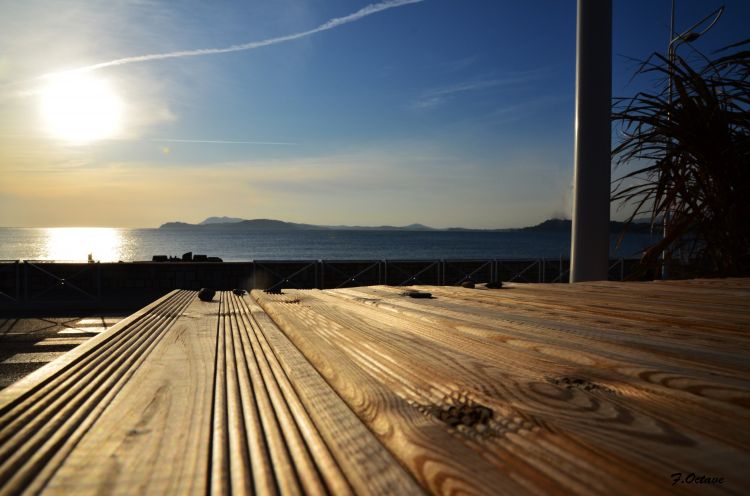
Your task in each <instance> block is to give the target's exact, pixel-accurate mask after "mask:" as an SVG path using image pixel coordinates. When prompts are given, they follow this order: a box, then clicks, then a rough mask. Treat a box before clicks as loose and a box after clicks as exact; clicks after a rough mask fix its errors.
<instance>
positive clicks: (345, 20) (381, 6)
mask: <svg viewBox="0 0 750 496" xmlns="http://www.w3.org/2000/svg"><path fill="white" fill-rule="evenodd" d="M424 1H425V0H386V1H384V2H379V3H374V4H371V5H368V6H366V7H363V8H361V9H359V10H358V11H356V12H354V13H353V14H349V15H347V16H344V17H335V18H333V19H330V20H329V21H326V22H325V23H323V24H321V25H320V26H318V27H317V28H314V29H310V30H308V31H302V32H299V33H294V34H288V35H285V36H278V37H276V38H268V39H265V40H260V41H251V42H249V43H242V44H239V45H231V46H228V47H223V48H199V49H196V50H181V51H176V52H167V53H152V54H147V55H136V56H132V57H123V58H120V59H114V60H110V61H108V62H100V63H98V64H92V65H87V66H83V67H78V68H76V69H69V70H66V71H60V72H55V73H48V74H44V75H42V76H41V78H49V77H51V76H55V75H59V74H61V73H62V74H65V73H76V72H90V71H96V70H99V69H104V68H106V67H115V66H119V65H125V64H135V63H138V62H149V61H152V60H165V59H177V58H182V57H199V56H202V55H214V54H218V53H229V52H241V51H244V50H254V49H256V48H260V47H264V46H269V45H276V44H278V43H285V42H287V41H293V40H298V39H300V38H305V37H307V36H311V35H314V34H316V33H321V32H323V31H328V30H329V29H333V28H336V27H338V26H343V25H344V24H349V23H350V22H355V21H358V20H360V19H362V18H364V17H367V16H370V15H372V14H376V13H378V12H382V11H384V10H388V9H393V8H396V7H402V6H404V5H409V4H413V3H421V2H424Z"/></svg>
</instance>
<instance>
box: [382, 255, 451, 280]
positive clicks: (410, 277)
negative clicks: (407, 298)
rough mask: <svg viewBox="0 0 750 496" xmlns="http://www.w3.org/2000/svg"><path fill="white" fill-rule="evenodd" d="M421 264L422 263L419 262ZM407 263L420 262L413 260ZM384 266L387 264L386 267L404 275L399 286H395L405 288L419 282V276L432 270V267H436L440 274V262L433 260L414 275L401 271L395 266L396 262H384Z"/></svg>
mask: <svg viewBox="0 0 750 496" xmlns="http://www.w3.org/2000/svg"><path fill="white" fill-rule="evenodd" d="M421 262H422V263H424V261H421ZM408 263H410V264H414V263H420V260H414V261H412V260H409V261H408ZM386 264H387V265H386V267H392V268H395V269H396V270H398V271H399V272H401V274H405V275H406V276H407V278H406V279H404V280H403V281H402V282H401V283H400V284H396V286H407V285H411V284H416V283H417V281H418V280H419V276H421V275H422V274H424V273H425V272H427V271H428V270H430V269H432V268H433V267H437V268H438V273H439V272H440V264H441V261H440V260H435V261H433V262H431V263H430V264H429V265H427V267H423V268H422V269H421V270H420V271H418V272H416V273H411V272H408V271H406V270H404V269H402V268H401V267H399V266H398V265H397V262H394V261H386Z"/></svg>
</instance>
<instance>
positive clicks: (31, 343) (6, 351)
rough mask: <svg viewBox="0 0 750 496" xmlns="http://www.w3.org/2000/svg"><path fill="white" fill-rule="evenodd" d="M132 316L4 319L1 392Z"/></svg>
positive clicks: (1, 325) (0, 331)
mask: <svg viewBox="0 0 750 496" xmlns="http://www.w3.org/2000/svg"><path fill="white" fill-rule="evenodd" d="M128 315H130V312H115V313H97V314H95V315H90V316H85V317H82V316H65V317H20V318H15V317H0V389H2V388H5V387H7V386H9V385H10V384H12V383H13V382H15V381H17V380H19V379H21V378H22V377H24V376H26V375H27V374H30V373H31V372H33V371H34V370H36V369H38V368H39V367H41V366H42V365H44V364H46V363H48V362H51V361H52V360H54V359H55V358H57V357H59V356H60V355H62V354H64V353H66V352H68V351H70V350H72V349H73V348H75V347H76V346H78V345H79V344H81V343H83V342H85V341H86V340H87V339H89V338H91V337H93V336H96V335H97V334H99V333H100V332H103V331H105V330H106V329H108V328H109V327H112V326H113V325H115V324H116V323H117V322H119V321H120V320H122V319H123V318H125V317H127V316H128Z"/></svg>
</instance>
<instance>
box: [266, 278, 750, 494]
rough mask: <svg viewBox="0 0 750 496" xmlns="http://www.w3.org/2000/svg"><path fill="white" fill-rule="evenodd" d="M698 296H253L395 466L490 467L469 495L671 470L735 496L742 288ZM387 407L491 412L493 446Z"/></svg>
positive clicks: (654, 292)
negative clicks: (447, 454)
mask: <svg viewBox="0 0 750 496" xmlns="http://www.w3.org/2000/svg"><path fill="white" fill-rule="evenodd" d="M686 287H687V289H685V288H686ZM710 287H711V291H709V293H708V294H707V295H706V300H705V301H704V302H703V304H699V303H700V302H701V292H702V291H703V289H702V287H701V286H700V285H699V284H697V283H696V284H694V285H684V284H675V285H669V284H664V283H659V284H653V283H652V284H634V285H631V284H611V283H596V284H586V285H580V287H579V285H522V284H515V285H510V287H509V288H506V289H503V290H484V289H476V290H472V289H466V288H447V287H414V288H410V289H417V290H422V291H429V292H431V293H432V294H433V296H434V298H432V299H411V298H408V297H404V296H402V292H403V291H404V289H409V288H392V287H368V288H350V289H339V290H330V291H292V290H289V291H285V293H287V294H285V295H281V296H278V295H265V294H262V293H257V292H256V293H254V294H253V295H254V296H255V297H257V298H258V301H259V302H260V304H261V306H262V307H263V308H264V309H265V310H266V312H267V313H268V314H269V315H270V316H271V317H272V318H273V319H274V320H275V321H276V322H277V323H278V324H279V326H280V327H281V328H282V329H283V330H284V332H286V333H287V335H289V337H290V338H291V339H292V340H293V341H294V342H295V344H296V345H297V346H298V347H299V348H300V350H301V351H302V352H303V353H304V354H305V356H306V357H307V358H308V359H309V360H310V361H311V362H312V363H313V364H315V366H316V367H317V368H318V369H319V370H320V371H321V372H322V373H323V374H324V376H326V378H327V379H328V380H329V382H330V383H331V384H332V385H334V387H335V388H336V389H337V391H339V393H340V394H341V395H342V397H343V398H344V399H345V400H347V402H348V403H349V404H350V406H352V408H353V409H355V411H357V412H358V413H359V414H360V416H361V417H362V418H363V419H365V421H366V422H368V423H370V425H371V428H373V430H374V432H376V433H377V434H379V435H380V436H381V439H382V440H383V442H384V444H386V445H388V446H389V448H390V449H391V450H392V451H394V453H396V454H397V455H398V456H399V457H400V458H402V459H408V458H409V457H412V458H413V457H414V456H415V455H414V453H413V452H411V453H410V452H409V450H410V449H412V450H413V449H414V446H424V445H425V444H426V445H428V446H430V445H431V446H437V445H440V446H443V447H444V446H446V445H448V446H451V448H452V449H454V450H455V451H457V450H458V448H457V447H458V446H461V447H462V448H468V449H469V450H473V451H474V452H475V453H476V454H478V455H479V456H481V457H483V458H485V459H486V460H487V461H489V462H490V463H491V464H493V465H494V467H493V469H490V470H485V471H483V472H482V474H481V476H480V478H479V481H477V479H473V483H474V484H475V489H478V488H477V486H476V485H480V487H482V489H479V492H482V491H486V489H484V488H485V487H504V486H505V484H506V481H505V480H504V476H505V477H513V480H514V481H522V487H523V490H520V491H519V489H518V487H515V488H514V490H515V491H516V492H517V493H519V494H520V493H524V492H528V493H549V492H553V493H559V494H564V493H579V494H587V493H593V494H603V493H613V494H633V492H634V488H637V490H635V492H637V493H639V494H648V493H653V494H668V493H670V492H672V490H673V488H672V487H671V479H670V478H669V476H670V474H672V473H675V472H685V471H686V470H688V469H687V468H684V467H690V471H692V472H701V473H705V474H707V475H711V474H719V475H723V476H724V477H725V478H726V479H727V480H731V481H732V484H731V485H727V486H721V487H714V486H712V487H707V488H706V487H703V488H701V490H706V491H708V492H711V491H717V490H718V491H728V492H730V493H732V492H734V493H736V494H741V493H742V492H743V491H742V489H743V488H744V487H747V486H748V485H749V484H750V478H748V476H747V475H746V474H745V472H746V470H745V469H744V467H745V466H746V465H747V463H748V461H750V456H749V455H748V451H749V447H750V436H749V435H748V434H747V429H746V428H745V426H746V425H747V422H748V420H750V418H749V417H750V387H749V384H750V365H749V364H750V360H748V358H750V354H748V353H747V350H748V347H747V344H748V336H747V335H746V334H742V333H741V331H740V329H741V328H742V325H744V324H743V323H744V322H745V321H747V318H748V313H750V312H749V311H748V310H749V309H750V305H749V303H750V292H749V291H747V289H748V288H750V284H748V283H747V282H745V283H744V284H742V283H739V282H738V281H732V283H731V285H730V287H729V288H728V289H722V286H720V285H711V286H710ZM654 300H659V301H660V303H664V304H663V305H661V306H655V304H652V303H653V301H654ZM714 300H716V301H715V303H717V305H715V306H712V303H714ZM289 302H295V303H294V304H290V303H289ZM639 302H640V303H639ZM691 309H693V310H694V311H693V312H692V313H691ZM342 358H346V361H345V362H344V360H342ZM330 362H335V363H337V367H336V370H332V369H331V367H330V366H326V364H327V363H330ZM341 363H346V366H345V367H341V366H339V364H341ZM343 371H345V373H343ZM339 372H342V373H339ZM368 393H369V394H368ZM389 395H390V396H391V397H392V398H389ZM394 398H399V399H402V400H404V401H405V402H406V403H407V405H408V406H409V407H411V408H412V409H415V410H417V411H420V412H423V413H424V414H425V415H426V416H427V417H428V418H430V419H431V420H435V414H434V412H435V409H436V408H438V407H440V408H443V409H445V408H446V405H455V404H457V403H465V404H475V405H482V406H485V407H488V408H490V409H491V410H492V411H493V412H494V416H493V419H492V420H491V421H490V422H489V423H488V427H487V431H489V433H490V435H483V436H479V435H477V433H476V432H474V431H473V430H472V429H461V427H462V426H460V425H459V426H458V427H457V428H453V427H452V426H446V425H445V424H444V423H443V424H442V425H441V422H439V421H435V422H434V424H433V425H432V426H431V427H430V429H429V430H427V429H424V430H422V431H421V432H420V430H419V429H414V428H412V427H411V426H410V425H409V422H408V421H406V420H404V419H405V418H407V417H408V414H409V412H406V411H398V412H396V413H395V414H394V413H392V412H381V411H380V408H379V405H380V404H382V403H385V402H387V401H389V400H390V401H394ZM372 412H375V413H372ZM368 414H369V415H368ZM380 424H387V425H388V426H389V430H385V431H384V430H383V429H378V428H377V426H379V425H380ZM399 430H400V431H401V432H402V436H403V438H402V439H400V440H399V441H398V442H392V441H390V440H389V438H388V436H390V435H392V434H391V433H392V432H394V431H399ZM439 430H442V431H446V432H450V433H451V434H452V436H453V437H452V439H451V440H449V441H448V440H445V439H444V438H442V437H438V435H437V434H436V432H437V431H439ZM426 432H429V434H426ZM425 436H426V437H430V436H434V437H433V438H432V441H428V442H425V439H424V437H425ZM446 443H447V444H446ZM433 454H435V455H437V457H438V458H439V457H440V455H438V452H437V451H433ZM464 460H467V465H471V464H472V462H473V458H471V457H466V458H464ZM443 461H444V462H446V464H447V463H448V462H449V461H448V460H443ZM407 466H409V468H410V469H411V470H412V472H413V473H414V475H415V477H417V478H418V479H419V480H421V481H423V483H424V484H425V486H426V487H428V488H429V489H430V490H432V491H433V492H445V491H444V488H439V487H437V486H436V485H435V484H433V483H431V481H430V478H431V477H435V478H440V477H444V474H442V473H440V471H439V470H438V471H437V472H436V473H433V474H431V475H426V474H425V473H424V472H420V471H419V467H417V466H415V465H408V464H407ZM522 467H525V468H526V470H525V471H522V472H520V473H519V470H520V469H521V468H522ZM680 467H682V468H680ZM481 484H484V486H481ZM506 487H507V486H506Z"/></svg>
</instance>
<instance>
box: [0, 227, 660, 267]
mask: <svg viewBox="0 0 750 496" xmlns="http://www.w3.org/2000/svg"><path fill="white" fill-rule="evenodd" d="M614 241H615V238H614V237H612V249H611V252H610V255H611V257H612V258H617V257H631V256H638V255H639V253H640V252H641V251H642V250H643V248H644V247H645V246H646V245H648V244H649V243H650V242H653V241H654V238H651V237H649V236H646V235H631V236H630V237H629V238H626V240H625V242H624V244H623V246H622V248H621V249H620V250H619V251H617V252H616V251H615V250H614ZM188 251H192V252H193V253H200V254H205V255H209V256H217V257H221V258H222V259H224V261H247V260H284V259H294V260H296V259H328V260H333V259H339V260H341V259H344V260H346V259H348V260H354V259H440V258H446V259H450V258H454V259H461V258H463V259H470V258H479V259H484V258H558V257H560V256H562V257H563V258H569V255H570V234H569V233H556V232H552V233H543V232H442V231H429V232H403V231H281V232H279V231H253V232H237V231H234V230H230V229H227V230H223V229H214V230H211V231H203V230H198V229H186V230H159V229H120V228H49V229H38V228H0V260H75V261H81V260H86V258H87V256H88V254H89V253H91V254H92V255H93V258H94V259H95V260H99V261H102V262H116V261H118V260H122V261H125V262H127V261H133V260H151V257H152V255H175V256H179V255H181V254H182V253H184V252H188Z"/></svg>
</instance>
